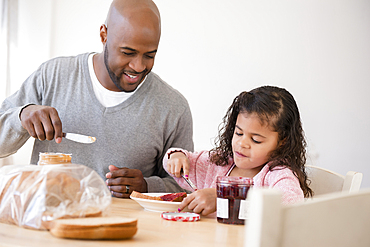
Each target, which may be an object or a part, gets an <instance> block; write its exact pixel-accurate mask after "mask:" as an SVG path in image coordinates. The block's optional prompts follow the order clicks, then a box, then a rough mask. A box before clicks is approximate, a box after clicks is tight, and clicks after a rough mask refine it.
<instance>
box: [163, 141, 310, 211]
mask: <svg viewBox="0 0 370 247" xmlns="http://www.w3.org/2000/svg"><path fill="white" fill-rule="evenodd" d="M174 150H179V151H182V152H183V153H184V154H185V155H186V156H187V157H188V159H189V161H190V167H189V179H190V180H191V181H192V182H193V183H194V184H195V185H196V186H197V188H198V189H204V188H216V177H217V176H228V175H229V173H230V171H231V170H232V168H233V167H234V161H233V160H232V159H230V162H229V164H228V165H226V166H217V165H215V164H213V163H211V162H210V161H209V151H201V152H194V153H191V152H188V151H186V150H183V149H181V148H170V149H169V150H168V151H167V154H168V153H170V152H171V151H174ZM167 154H166V155H165V157H164V159H163V167H164V169H165V170H166V171H167V161H168V155H167ZM167 172H168V171H167ZM171 176H172V177H173V178H174V179H175V180H176V182H177V183H178V184H179V185H180V186H181V187H182V188H184V189H187V190H190V191H192V189H191V188H190V186H189V185H188V184H187V183H186V182H185V181H184V179H182V178H177V177H174V176H173V175H172V174H171ZM253 183H254V187H255V188H259V187H268V188H277V189H279V190H281V191H282V193H283V196H282V203H283V204H291V203H295V202H303V201H304V195H303V191H302V189H301V187H300V185H299V180H298V178H297V177H296V176H294V174H293V172H292V170H290V169H289V168H287V167H283V166H279V167H275V168H274V169H273V170H272V171H270V170H269V165H268V164H266V165H265V166H264V167H263V168H262V169H261V171H260V172H259V173H258V174H257V175H256V176H254V177H253Z"/></svg>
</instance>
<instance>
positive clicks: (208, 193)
mask: <svg viewBox="0 0 370 247" xmlns="http://www.w3.org/2000/svg"><path fill="white" fill-rule="evenodd" d="M186 206H188V209H190V210H193V212H194V213H197V214H202V215H204V216H205V215H209V214H211V213H213V212H216V207H217V191H216V189H215V188H207V189H201V190H197V191H195V192H193V193H191V194H190V195H188V196H187V197H185V198H184V200H183V201H182V202H181V204H180V206H179V210H183V209H184V208H185V207H186Z"/></svg>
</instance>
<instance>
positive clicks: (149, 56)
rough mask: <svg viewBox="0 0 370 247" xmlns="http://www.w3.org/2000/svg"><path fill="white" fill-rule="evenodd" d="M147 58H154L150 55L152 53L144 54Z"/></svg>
mask: <svg viewBox="0 0 370 247" xmlns="http://www.w3.org/2000/svg"><path fill="white" fill-rule="evenodd" d="M145 56H146V57H147V58H150V59H153V58H154V56H152V55H145Z"/></svg>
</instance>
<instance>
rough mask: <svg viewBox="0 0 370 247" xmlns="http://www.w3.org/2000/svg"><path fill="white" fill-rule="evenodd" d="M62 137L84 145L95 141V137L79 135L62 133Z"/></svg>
mask: <svg viewBox="0 0 370 247" xmlns="http://www.w3.org/2000/svg"><path fill="white" fill-rule="evenodd" d="M63 137H64V138H66V139H68V140H71V141H75V142H80V143H86V144H90V143H93V142H95V141H96V138H95V137H92V136H85V135H80V134H75V133H63Z"/></svg>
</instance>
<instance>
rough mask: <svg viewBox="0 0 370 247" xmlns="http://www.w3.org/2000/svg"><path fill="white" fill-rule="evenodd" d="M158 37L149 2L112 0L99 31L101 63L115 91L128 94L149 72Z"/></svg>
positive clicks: (153, 9)
mask: <svg viewBox="0 0 370 247" xmlns="http://www.w3.org/2000/svg"><path fill="white" fill-rule="evenodd" d="M160 36H161V22H160V15H159V11H158V9H157V7H156V5H155V4H154V3H153V2H152V1H151V0H114V1H113V2H112V4H111V7H110V9H109V12H108V16H107V20H106V23H105V25H102V26H101V28H100V37H101V41H102V43H103V45H104V51H103V55H104V63H105V66H106V69H107V71H108V74H109V77H110V79H111V80H112V81H113V83H114V84H115V85H116V88H117V91H118V90H119V91H126V92H131V91H133V90H135V89H136V88H137V86H138V85H139V84H140V83H141V82H142V81H143V79H144V78H145V76H146V75H147V74H148V73H149V72H150V71H151V70H152V68H153V65H154V58H155V55H156V52H157V49H158V44H159V39H160Z"/></svg>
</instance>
